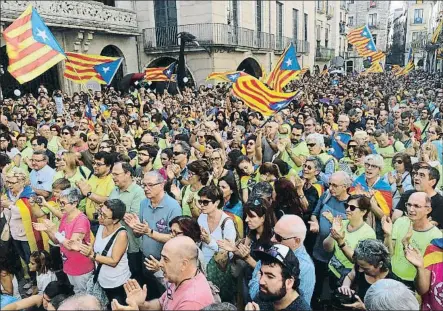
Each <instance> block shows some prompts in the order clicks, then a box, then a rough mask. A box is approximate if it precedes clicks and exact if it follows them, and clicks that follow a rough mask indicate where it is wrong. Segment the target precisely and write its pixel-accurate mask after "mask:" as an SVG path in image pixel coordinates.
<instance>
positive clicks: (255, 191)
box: [250, 181, 274, 199]
mask: <svg viewBox="0 0 443 311" xmlns="http://www.w3.org/2000/svg"><path fill="white" fill-rule="evenodd" d="M273 191H274V189H273V188H272V186H271V184H270V183H268V182H267V181H259V182H258V183H256V184H255V185H254V187H252V190H251V194H250V197H251V199H252V198H254V199H258V198H263V197H264V198H270V197H272V192H273Z"/></svg>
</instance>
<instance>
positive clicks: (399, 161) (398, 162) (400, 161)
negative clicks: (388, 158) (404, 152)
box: [392, 160, 403, 164]
mask: <svg viewBox="0 0 443 311" xmlns="http://www.w3.org/2000/svg"><path fill="white" fill-rule="evenodd" d="M392 164H403V160H394V161H392Z"/></svg>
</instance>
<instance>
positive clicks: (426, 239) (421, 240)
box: [391, 216, 443, 281]
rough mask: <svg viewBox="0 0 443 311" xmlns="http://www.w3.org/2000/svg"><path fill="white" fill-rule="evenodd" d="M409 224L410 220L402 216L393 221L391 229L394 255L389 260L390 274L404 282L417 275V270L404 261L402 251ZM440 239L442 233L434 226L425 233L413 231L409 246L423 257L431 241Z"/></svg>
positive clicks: (442, 235) (411, 279)
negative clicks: (392, 273)
mask: <svg viewBox="0 0 443 311" xmlns="http://www.w3.org/2000/svg"><path fill="white" fill-rule="evenodd" d="M410 223H411V220H410V219H409V218H408V217H406V216H403V217H400V218H399V219H397V220H396V221H395V223H394V227H393V228H392V240H393V242H394V240H395V246H394V255H393V256H392V259H391V265H392V272H394V273H395V275H397V276H398V277H400V278H401V279H403V280H406V281H413V280H414V279H415V275H416V274H417V269H416V268H415V267H414V266H413V265H412V264H411V263H410V262H409V261H408V260H407V259H406V257H405V253H404V251H403V243H402V240H403V238H404V237H405V235H406V234H407V233H408V230H409V225H410ZM442 237H443V233H442V232H441V231H440V230H438V228H437V227H435V226H434V227H432V228H431V229H429V230H427V231H415V230H413V231H412V237H411V240H410V244H411V246H412V247H414V248H416V249H418V251H419V252H420V254H421V255H422V256H423V255H424V253H425V251H426V247H428V245H429V244H430V243H431V240H433V239H437V238H442Z"/></svg>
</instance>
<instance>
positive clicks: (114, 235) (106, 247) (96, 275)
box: [94, 227, 126, 283]
mask: <svg viewBox="0 0 443 311" xmlns="http://www.w3.org/2000/svg"><path fill="white" fill-rule="evenodd" d="M123 230H125V231H126V229H125V228H124V227H120V228H118V229H117V231H115V233H114V234H113V235H112V237H111V238H110V239H109V241H108V244H106V246H105V249H104V250H103V251H102V253H101V255H102V256H106V255H107V254H108V251H109V249H110V248H111V246H112V243H114V240H115V238H116V237H117V234H118V233H119V232H120V231H123ZM102 266H103V264H101V263H99V264H98V265H97V268H96V269H95V273H94V283H96V282H97V279H98V274H99V273H100V270H101V268H102Z"/></svg>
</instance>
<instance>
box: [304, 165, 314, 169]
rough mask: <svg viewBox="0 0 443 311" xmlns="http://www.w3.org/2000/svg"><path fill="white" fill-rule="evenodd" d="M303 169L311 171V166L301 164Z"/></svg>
mask: <svg viewBox="0 0 443 311" xmlns="http://www.w3.org/2000/svg"><path fill="white" fill-rule="evenodd" d="M303 168H307V169H308V170H312V168H313V167H312V166H310V165H307V164H303Z"/></svg>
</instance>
